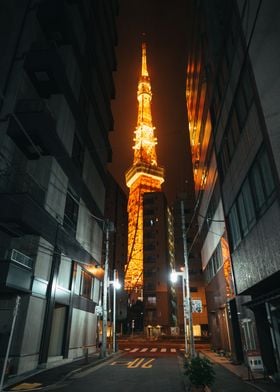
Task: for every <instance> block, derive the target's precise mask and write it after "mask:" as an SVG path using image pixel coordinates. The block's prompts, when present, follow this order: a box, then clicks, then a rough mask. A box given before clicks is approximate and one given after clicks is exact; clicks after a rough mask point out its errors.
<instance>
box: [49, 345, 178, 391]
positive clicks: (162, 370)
mask: <svg viewBox="0 0 280 392" xmlns="http://www.w3.org/2000/svg"><path fill="white" fill-rule="evenodd" d="M55 390H56V391H63V392H65V391H66V390H67V391H71V392H81V391H82V392H89V391H90V392H92V391H102V392H123V391H125V392H150V391H151V392H185V387H184V382H183V376H182V370H181V369H180V363H179V357H178V356H177V354H176V353H168V354H167V353H165V355H163V354H162V353H151V352H149V353H148V354H146V353H145V352H143V353H141V352H137V353H136V352H135V353H130V352H129V353H125V354H124V355H123V356H121V357H120V358H118V359H113V360H112V361H110V362H106V363H103V364H101V365H98V366H96V367H94V368H90V369H87V370H86V371H84V372H80V373H78V374H76V375H73V376H72V378H71V379H70V380H67V381H66V382H65V384H64V385H63V386H60V387H59V388H55Z"/></svg>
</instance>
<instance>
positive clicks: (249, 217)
mask: <svg viewBox="0 0 280 392" xmlns="http://www.w3.org/2000/svg"><path fill="white" fill-rule="evenodd" d="M274 190H275V183H274V180H273V175H272V170H271V167H270V163H269V159H268V155H267V152H266V151H265V150H264V149H262V151H261V152H260V153H259V154H258V155H257V157H256V159H255V162H254V163H253V166H252V168H251V170H250V171H249V173H248V176H247V178H246V179H245V181H244V183H243V184H242V187H241V189H240V192H239V194H238V196H237V199H236V202H235V203H234V204H233V206H232V208H231V210H230V212H229V215H228V219H229V227H230V236H231V245H232V248H233V249H235V248H236V247H237V246H238V244H239V242H240V241H241V238H242V237H244V236H245V235H246V234H247V233H248V232H249V231H250V229H251V228H252V227H253V226H254V224H255V223H256V220H257V217H260V216H261V215H262V214H263V213H264V211H265V210H266V209H267V208H268V207H269V205H270V204H271V202H272V200H273V197H274Z"/></svg>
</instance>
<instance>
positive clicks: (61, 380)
mask: <svg viewBox="0 0 280 392" xmlns="http://www.w3.org/2000/svg"><path fill="white" fill-rule="evenodd" d="M122 354H123V352H117V353H113V354H109V355H108V356H107V357H105V358H98V359H97V360H95V361H93V362H91V363H88V364H86V365H83V366H82V367H78V368H77V369H74V370H71V371H70V372H69V373H67V374H65V375H64V376H62V377H61V379H60V380H58V381H55V382H54V383H52V384H49V385H44V386H41V387H37V388H33V389H32V388H28V389H20V392H30V391H45V390H48V389H52V388H54V387H56V386H57V385H60V384H63V383H64V382H65V381H66V380H68V379H69V378H71V377H72V376H73V375H74V374H76V373H81V372H82V371H84V370H87V369H90V368H91V367H95V366H98V365H100V364H102V363H104V362H107V361H109V360H111V359H112V358H114V357H117V358H118V357H120V356H122ZM62 366H63V365H62ZM53 369H55V368H53ZM48 370H50V369H40V370H38V371H36V372H34V373H32V374H31V375H30V374H29V375H26V376H23V377H22V378H20V380H18V381H15V382H11V383H10V384H6V385H4V388H3V392H5V391H6V392H8V391H7V389H6V388H9V390H10V391H11V389H10V388H13V386H16V385H18V384H20V383H23V382H24V380H27V379H28V378H30V377H32V376H35V375H37V374H40V373H43V372H45V371H48Z"/></svg>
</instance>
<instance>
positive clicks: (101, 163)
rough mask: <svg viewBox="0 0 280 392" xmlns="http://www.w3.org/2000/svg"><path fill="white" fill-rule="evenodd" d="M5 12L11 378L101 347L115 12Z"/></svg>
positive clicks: (1, 342) (49, 1)
mask: <svg viewBox="0 0 280 392" xmlns="http://www.w3.org/2000/svg"><path fill="white" fill-rule="evenodd" d="M0 8H1V12H0V23H1V26H2V28H1V36H0V48H1V58H0V69H1V72H0V110H1V113H0V118H1V121H0V205H1V208H0V244H1V245H0V266H1V268H0V366H1V368H2V364H3V359H4V356H5V355H6V352H7V349H8V347H7V343H8V337H9V336H10V333H11V326H12V322H13V315H14V314H15V313H14V309H15V306H16V303H17V298H18V299H19V306H18V308H17V313H16V314H17V318H16V320H15V328H14V330H13V335H12V344H11V347H10V352H9V357H10V363H9V366H8V371H9V375H14V374H21V373H24V372H27V371H31V370H33V369H35V368H37V367H38V366H40V367H45V366H49V364H50V363H51V362H52V363H54V362H55V363H57V362H60V363H61V362H63V361H64V360H66V359H67V360H69V359H73V358H77V357H80V356H82V355H85V353H86V352H85V347H87V350H88V352H89V353H91V352H94V351H95V350H96V337H97V318H98V315H97V313H96V311H95V309H96V305H97V304H99V299H100V287H101V284H100V283H101V280H102V274H100V271H101V270H102V269H101V268H100V264H101V257H102V239H103V220H104V203H105V186H106V179H107V171H106V165H107V162H108V161H109V160H110V156H111V148H110V144H109V140H108V132H109V131H110V130H111V129H112V127H113V119H112V114H111V109H110V99H111V98H113V97H114V84H113V78H112V72H113V70H115V68H116V60H115V53H114V45H115V44H116V40H117V37H116V27H115V17H116V14H117V3H116V1H114V0H108V1H106V2H104V1H99V0H97V1H94V2H93V1H90V0H84V1H82V2H77V1H66V0H61V1H55V0H42V1H37V0H36V1H33V0H23V1H15V2H11V1H9V0H4V1H2V2H1V6H0ZM3 10H4V11H3ZM98 267H99V268H98ZM101 272H102V271H101ZM1 370H2V369H1ZM0 373H2V371H0Z"/></svg>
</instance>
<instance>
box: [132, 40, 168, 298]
mask: <svg viewBox="0 0 280 392" xmlns="http://www.w3.org/2000/svg"><path fill="white" fill-rule="evenodd" d="M137 100H138V117H137V126H136V129H135V131H134V133H135V137H134V139H133V140H134V146H133V149H134V158H133V164H132V166H131V167H130V169H129V170H128V171H127V172H126V175H125V178H126V185H127V187H128V188H129V198H128V259H127V264H126V267H125V290H127V291H128V292H130V293H131V292H138V291H141V289H142V287H143V194H144V193H146V192H159V191H161V184H162V183H163V182H164V169H163V168H162V167H160V166H158V164H157V155H156V145H157V138H156V137H155V136H154V130H155V127H154V126H153V122H152V111H151V101H152V89H151V81H150V77H149V73H148V68H147V54H146V44H145V43H142V67H141V75H140V78H139V82H138V90H137Z"/></svg>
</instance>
